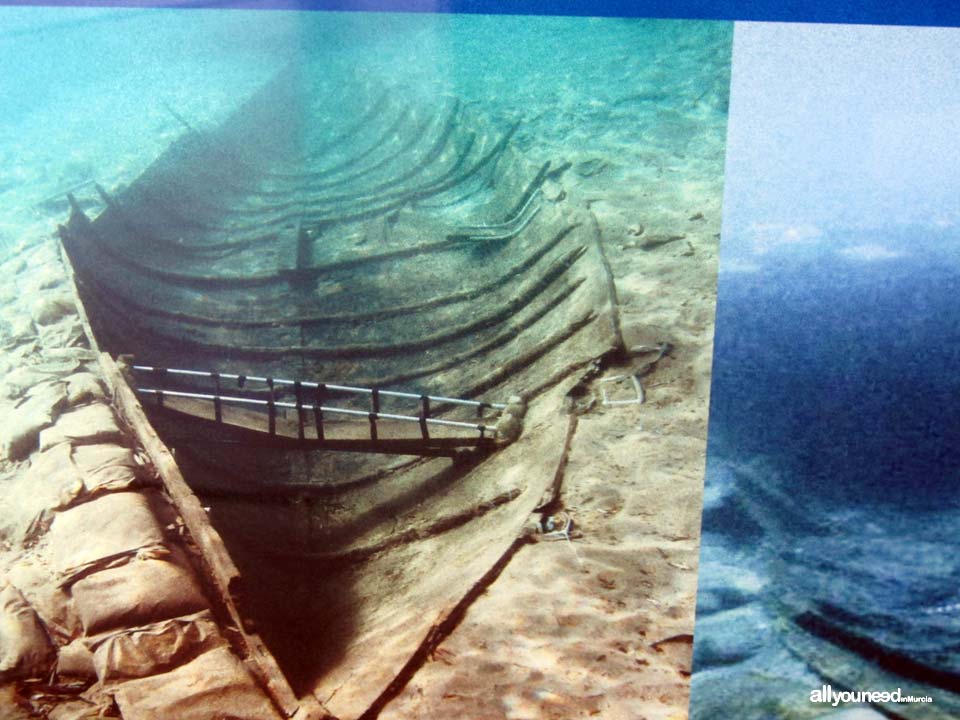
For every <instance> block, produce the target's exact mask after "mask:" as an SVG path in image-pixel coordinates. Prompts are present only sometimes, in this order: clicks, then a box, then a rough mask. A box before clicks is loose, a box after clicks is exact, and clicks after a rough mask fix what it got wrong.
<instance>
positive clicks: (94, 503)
mask: <svg viewBox="0 0 960 720" xmlns="http://www.w3.org/2000/svg"><path fill="white" fill-rule="evenodd" d="M48 537H49V541H50V559H51V563H52V565H53V568H54V570H55V571H56V572H58V573H59V574H60V576H61V582H62V583H64V584H67V583H70V582H71V581H72V580H73V579H74V578H75V577H76V576H77V575H79V574H86V573H89V572H91V571H93V570H95V569H102V568H104V567H109V566H110V565H115V564H117V563H116V561H117V560H122V559H124V558H129V557H130V556H132V555H135V554H137V553H139V552H141V551H144V550H147V551H152V552H151V554H153V555H162V554H163V531H162V530H161V528H160V525H159V524H158V523H157V521H156V519H155V518H154V516H153V512H152V511H151V509H150V506H149V504H148V502H147V498H146V497H145V496H144V495H142V494H141V493H135V492H121V493H110V494H108V495H103V496H101V497H98V498H95V499H93V500H91V501H90V502H86V503H83V504H81V505H76V506H74V507H72V508H70V509H69V510H65V511H64V512H61V513H57V516H56V517H55V518H54V520H53V524H52V526H51V527H50V533H49V535H48Z"/></svg>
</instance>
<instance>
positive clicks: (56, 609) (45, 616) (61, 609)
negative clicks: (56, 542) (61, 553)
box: [6, 554, 81, 645]
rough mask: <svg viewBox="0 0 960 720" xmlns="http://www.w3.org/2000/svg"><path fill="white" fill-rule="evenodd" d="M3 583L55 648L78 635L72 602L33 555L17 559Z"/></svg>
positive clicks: (53, 577)
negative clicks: (36, 618) (30, 612)
mask: <svg viewBox="0 0 960 720" xmlns="http://www.w3.org/2000/svg"><path fill="white" fill-rule="evenodd" d="M6 576H7V580H9V582H10V583H12V584H13V585H15V586H16V587H17V589H18V590H19V591H20V593H21V594H22V595H23V597H24V598H25V599H26V601H27V602H28V603H29V604H30V607H32V608H33V610H34V612H36V613H37V615H38V616H39V617H40V620H41V621H42V622H43V624H44V626H46V629H47V633H48V634H49V635H50V637H52V638H53V639H54V641H55V642H56V643H57V644H58V645H63V644H65V643H68V642H70V641H71V640H72V639H73V638H75V637H76V636H77V635H79V634H80V631H81V627H80V618H78V617H77V613H76V610H75V609H74V607H73V602H71V600H70V596H69V595H68V594H67V593H66V591H65V590H64V589H63V588H62V587H60V584H59V582H58V579H57V578H56V577H55V576H54V575H53V573H51V571H50V566H49V563H48V562H47V561H46V559H45V558H43V557H40V556H38V555H37V554H26V555H22V556H21V557H19V558H17V559H16V560H15V562H13V564H12V565H11V566H10V567H9V568H8V570H7V573H6Z"/></svg>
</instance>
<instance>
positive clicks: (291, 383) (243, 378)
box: [131, 365, 507, 412]
mask: <svg viewBox="0 0 960 720" xmlns="http://www.w3.org/2000/svg"><path fill="white" fill-rule="evenodd" d="M131 367H132V369H133V370H138V371H141V372H149V373H169V374H171V375H185V376H191V377H204V378H210V379H211V380H216V379H218V378H221V379H224V380H236V381H237V383H238V385H239V387H243V385H244V384H245V383H246V382H247V381H250V382H257V383H263V384H265V385H268V386H270V385H271V383H272V385H284V386H287V387H296V386H297V385H298V384H299V385H300V386H301V387H305V388H312V389H318V388H322V389H325V390H332V391H334V392H344V393H354V394H358V395H373V394H374V393H377V394H379V395H381V396H383V397H396V398H405V399H407V400H421V401H422V400H423V399H424V398H426V399H427V400H429V401H430V402H440V403H449V404H451V405H463V406H467V407H475V408H477V409H478V410H479V411H482V410H483V408H491V409H494V410H503V409H504V408H506V407H507V405H506V403H488V402H481V401H479V400H464V399H461V398H450V397H444V396H442V395H419V394H417V393H411V392H401V391H399V390H380V389H376V388H361V387H352V386H350V385H333V384H330V383H317V382H310V381H308V380H302V381H301V380H284V379H281V378H268V377H259V376H256V375H237V374H234V373H215V372H211V371H206V370H180V369H175V368H158V367H153V366H151V365H133V366H131ZM358 412H359V411H358Z"/></svg>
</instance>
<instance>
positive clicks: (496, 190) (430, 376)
mask: <svg viewBox="0 0 960 720" xmlns="http://www.w3.org/2000/svg"><path fill="white" fill-rule="evenodd" d="M317 77H323V75H322V74H321V73H319V72H309V71H304V70H301V71H294V70H288V71H286V72H285V73H283V74H282V75H280V76H278V77H277V78H276V79H274V80H273V81H272V82H271V83H269V84H267V85H266V86H265V87H263V88H262V89H261V90H260V91H259V92H258V93H257V94H255V95H254V96H253V97H251V98H250V99H249V100H248V101H246V102H245V103H244V104H243V105H242V106H241V107H240V108H239V109H238V110H237V111H236V112H235V113H234V115H233V116H232V117H231V118H230V119H228V121H227V122H225V123H224V124H223V125H222V126H221V127H218V128H215V129H195V128H193V127H190V126H189V124H188V123H187V121H184V124H185V126H187V129H186V130H185V132H184V134H183V135H182V137H181V138H180V139H179V140H177V141H176V142H175V143H174V144H173V145H172V146H171V147H170V148H169V149H168V150H167V151H166V152H165V153H164V154H163V155H162V156H161V157H160V158H159V159H158V160H157V161H156V162H155V163H154V164H153V165H152V166H151V167H150V168H149V169H148V170H147V171H146V172H145V173H144V174H143V175H142V176H141V177H140V178H139V179H138V180H137V181H136V182H134V183H133V184H132V185H131V186H129V187H127V188H123V189H110V190H108V189H102V188H98V193H99V196H100V197H99V201H100V202H102V209H101V211H100V212H99V214H97V215H96V217H94V218H92V217H90V216H88V215H87V214H85V213H84V211H83V210H82V209H81V207H82V204H83V202H85V201H89V200H91V198H87V199H84V198H80V199H73V208H74V209H73V213H72V216H71V218H70V221H69V223H68V224H67V225H66V226H65V227H63V228H62V229H61V236H62V240H63V245H64V248H65V250H66V252H67V255H68V256H69V259H70V261H71V264H72V266H73V269H74V273H75V279H76V284H77V288H78V292H79V295H80V297H81V299H82V301H83V304H84V306H85V308H86V310H87V313H88V315H89V318H90V323H91V326H92V330H93V333H94V335H95V337H96V340H97V341H98V343H99V345H100V346H101V348H102V349H104V350H106V351H108V352H110V353H112V354H114V355H120V354H132V355H133V356H134V357H135V358H136V361H137V362H142V363H144V364H147V365H150V366H154V367H163V368H192V369H198V370H210V371H216V372H218V373H234V374H238V375H244V376H261V377H270V378H291V379H298V380H307V381H316V382H327V383H339V384H342V385H352V386H364V387H376V388H397V389H402V390H409V391H412V392H413V393H415V394H426V393H429V394H433V395H442V396H447V397H461V398H482V399H489V400H495V401H504V400H506V399H507V398H508V397H510V396H513V395H521V396H523V397H524V399H525V400H526V401H527V402H528V403H529V409H528V412H527V417H526V419H525V425H524V432H523V434H522V436H521V437H520V439H519V440H518V441H517V442H515V443H513V444H510V445H508V446H505V447H498V448H496V449H492V448H490V447H486V448H479V449H477V450H475V451H468V452H464V453H460V454H459V455H458V457H457V458H455V459H454V460H451V459H449V458H432V459H431V458H418V457H411V456H409V455H408V456H402V457H391V456H385V455H378V454H367V453H339V452H335V448H333V449H332V448H331V447H329V446H327V447H324V446H323V444H322V443H321V442H319V438H318V434H319V433H318V432H317V430H316V428H313V427H312V426H308V428H307V430H306V433H305V434H306V438H305V440H306V441H307V442H303V443H301V444H299V445H298V444H296V443H293V444H290V443H286V444H285V445H284V444H282V443H281V446H278V444H277V443H264V444H258V443H257V442H253V441H251V438H254V437H256V434H257V433H259V436H260V437H263V436H264V434H265V433H264V431H265V430H266V427H265V422H266V419H265V416H264V415H263V414H260V415H259V416H257V415H256V414H248V415H247V416H246V419H245V420H242V421H238V423H239V424H242V425H245V426H246V427H245V428H244V429H243V430H238V429H234V428H231V426H230V425H229V424H217V423H215V422H213V421H212V420H211V419H210V417H209V414H208V416H207V417H206V418H204V417H202V415H203V413H202V412H199V411H198V412H194V413H192V414H185V413H183V412H177V407H175V405H176V404H175V403H174V406H173V407H172V406H171V404H170V403H169V402H167V403H165V407H164V408H158V407H156V403H155V401H154V400H152V399H151V398H150V397H145V398H144V400H143V403H144V407H145V409H146V410H147V413H148V416H149V417H150V418H151V422H152V423H153V424H154V426H155V427H156V429H157V431H158V433H159V434H160V436H161V437H162V438H163V439H164V441H165V442H166V443H167V444H168V445H169V446H170V447H171V448H173V449H174V451H175V453H176V457H177V460H178V464H179V465H180V468H181V470H182V472H183V474H184V476H185V477H186V479H187V481H188V482H189V483H190V484H191V486H192V488H193V490H194V492H196V493H197V494H198V495H199V497H200V498H201V501H202V502H203V503H204V505H206V506H208V507H209V508H210V520H211V522H212V523H213V525H214V527H215V528H216V529H217V531H218V532H219V533H220V534H221V535H222V536H223V538H224V540H225V542H226V544H227V547H228V548H229V549H230V552H231V555H232V556H233V559H234V561H235V562H236V564H237V566H238V567H239V568H240V570H241V573H242V576H243V583H242V587H241V589H240V591H239V594H240V597H239V598H238V604H239V606H240V607H241V610H242V612H243V613H244V614H245V615H246V617H247V618H248V621H249V622H250V623H251V624H252V625H253V626H255V627H256V630H257V631H258V632H259V633H260V634H261V635H262V637H263V638H264V640H265V641H266V643H267V645H268V646H269V648H270V650H271V651H272V652H273V654H274V655H275V656H276V658H277V660H278V662H279V663H280V666H281V668H282V669H283V670H284V672H285V673H286V675H287V677H288V679H289V680H290V682H291V684H292V685H293V687H294V689H295V691H297V692H298V693H300V694H307V693H313V694H315V695H316V696H317V697H318V698H319V699H320V700H321V701H322V702H324V703H325V704H326V706H327V707H328V708H329V709H330V710H331V711H332V712H333V713H334V714H336V715H337V716H339V717H344V718H346V717H359V716H361V715H364V713H368V715H367V716H369V717H372V714H375V712H376V709H377V707H379V706H380V705H382V704H383V703H384V702H386V700H387V699H389V696H390V692H391V688H394V689H395V687H396V684H397V683H398V682H402V681H403V677H404V673H406V672H409V669H410V667H411V664H412V663H413V664H415V663H416V662H417V657H418V653H419V654H420V655H422V652H423V649H424V648H425V647H428V646H429V643H430V642H431V638H434V639H435V638H436V635H437V627H438V626H442V625H443V623H444V622H446V621H448V620H449V618H450V617H451V613H454V612H455V610H456V608H457V606H458V604H461V603H462V602H464V599H465V598H469V596H470V594H471V592H474V589H475V588H476V587H477V586H478V583H482V582H483V581H484V578H489V577H490V573H491V572H495V570H496V568H497V567H499V566H500V564H502V562H503V561H504V558H505V556H506V554H507V553H508V552H509V550H510V548H511V547H513V545H514V543H515V541H516V540H517V538H518V537H519V535H520V533H521V531H522V529H523V527H524V525H525V524H526V523H527V522H528V520H529V518H530V515H531V513H532V512H533V511H534V510H535V508H537V507H538V505H540V504H541V501H542V499H543V497H544V496H545V494H547V493H548V491H549V489H550V487H551V483H552V481H553V476H554V472H555V470H556V467H557V466H558V464H559V463H560V462H561V458H562V455H563V452H564V440H565V432H566V422H565V420H564V419H563V414H562V406H563V399H564V393H565V391H566V390H568V389H569V387H570V385H571V384H572V383H574V382H575V381H576V378H577V377H578V374H579V373H582V372H583V371H584V370H585V369H587V368H588V367H590V366H591V364H592V363H594V362H596V361H597V360H598V359H602V358H605V357H609V356H610V355H612V354H615V353H618V352H620V351H621V339H620V334H619V328H618V322H617V319H616V308H615V298H614V296H613V293H612V279H611V277H610V274H609V268H608V267H607V266H606V263H605V260H604V258H603V255H602V252H603V251H602V247H601V245H600V238H599V230H598V229H597V226H596V223H595V221H593V219H592V217H591V216H590V214H589V212H587V211H585V210H583V209H577V208H574V207H570V206H569V204H567V203H564V202H563V201H562V197H559V198H557V200H556V201H550V200H548V199H546V198H545V197H544V193H543V192H541V186H542V184H543V183H544V182H545V180H548V179H550V178H551V177H553V175H554V174H555V173H556V170H554V169H553V168H554V167H555V165H551V164H550V162H549V160H550V158H538V157H536V152H535V149H534V150H530V151H528V152H526V153H521V152H520V151H519V150H518V149H517V147H516V145H517V142H516V141H517V138H518V137H519V136H521V135H522V133H523V127H522V126H521V125H518V124H516V123H514V124H512V125H511V124H507V123H505V122H502V121H497V120H496V119H491V118H487V117H484V116H483V115H482V113H480V112H478V111H475V110H471V109H470V108H467V107H465V106H464V105H463V104H462V103H460V102H459V101H457V100H456V99H455V98H450V97H442V98H427V99H424V100H422V101H420V102H417V101H414V100H407V99H406V97H407V96H408V95H409V94H408V93H405V92H403V91H402V89H398V88H379V87H375V86H374V85H372V84H371V85H369V86H362V85H357V84H352V85H350V84H345V83H339V82H337V81H334V80H316V79H315V78H317ZM524 144H525V145H528V146H529V145H530V144H531V139H530V138H525V139H524ZM93 199H94V200H95V199H96V198H93ZM155 379H156V378H154V377H153V376H151V375H149V374H148V375H147V376H146V377H137V378H135V383H136V384H142V385H145V386H148V387H149V386H151V382H153V381H154V380H155ZM167 379H169V377H168V378H167ZM218 382H219V381H218ZM207 383H209V380H207ZM238 384H239V383H236V382H234V383H233V384H232V385H231V384H229V383H228V382H227V381H223V384H221V385H218V388H219V390H220V391H223V392H224V393H226V392H227V391H230V392H234V393H239V394H244V393H246V394H247V395H248V396H249V397H264V396H265V395H264V392H265V390H264V388H262V387H261V388H259V389H255V388H253V387H252V386H251V385H247V386H245V387H244V388H240V387H238ZM228 385H229V387H228ZM178 387H180V389H182V390H203V389H206V390H209V384H207V385H204V381H203V380H201V379H189V380H188V381H186V382H181V383H180V385H179V386H178ZM281 390H282V389H281V388H280V387H279V386H276V387H273V390H272V392H271V391H270V390H269V388H268V389H267V390H266V392H267V393H268V395H269V397H270V398H271V401H283V400H284V399H286V400H289V399H290V390H289V387H287V389H286V394H284V392H282V391H281ZM258 393H259V394H258ZM343 402H347V399H346V398H343ZM384 402H385V403H386V404H385V405H384V406H383V407H382V408H380V409H381V410H382V411H384V412H397V413H402V412H411V411H412V412H414V414H415V412H416V405H414V406H413V407H410V406H409V405H404V402H409V401H406V400H403V399H397V398H393V399H389V400H386V399H385V400H384ZM186 405H189V403H186ZM186 405H181V406H180V408H179V409H180V410H181V411H182V410H187V409H189V408H188V407H186ZM364 407H365V406H363V405H360V406H358V409H361V410H362V409H364ZM435 409H436V411H437V412H438V413H440V414H441V416H442V417H445V418H453V419H459V420H468V419H470V418H475V417H476V413H475V410H473V409H471V408H460V409H457V408H453V407H445V406H442V404H441V405H440V406H438V407H436V408H435ZM258 420H259V421H260V422H262V423H264V425H261V427H260V428H256V426H257V423H258ZM275 422H277V423H279V425H278V427H279V428H283V427H288V428H290V427H292V428H293V429H292V430H287V431H284V430H282V429H279V430H278V429H275V432H276V434H278V435H284V433H286V434H287V435H288V436H291V437H295V436H296V430H297V429H299V430H300V432H301V436H302V435H304V428H303V425H300V427H299V428H298V427H297V424H296V423H294V424H293V425H292V426H291V425H290V423H291V422H292V421H291V418H290V414H289V413H287V414H286V415H283V414H281V415H278V417H277V418H276V419H275ZM480 422H495V419H494V418H489V417H488V418H487V419H486V420H483V419H481V420H480ZM361 425H363V423H362V422H361ZM335 429H337V428H335V427H334V426H328V427H327V431H328V434H329V433H330V432H331V431H333V430H335ZM341 429H343V430H344V431H345V432H347V434H348V435H349V433H350V432H358V431H357V430H356V429H355V428H354V429H353V430H351V429H350V428H349V427H348V425H347V424H344V426H343V428H341ZM416 431H417V428H416V426H415V425H414V426H413V435H412V436H411V438H412V441H413V442H414V443H415V442H416V437H417V435H416ZM359 432H362V431H359ZM388 432H393V431H392V430H390V431H388ZM251 433H254V435H251ZM291 433H292V435H291ZM397 433H399V435H398V436H400V437H402V436H403V435H402V431H401V430H398V431H397ZM416 454H418V453H414V452H411V455H416ZM421 660H422V658H421ZM370 713H372V714H370Z"/></svg>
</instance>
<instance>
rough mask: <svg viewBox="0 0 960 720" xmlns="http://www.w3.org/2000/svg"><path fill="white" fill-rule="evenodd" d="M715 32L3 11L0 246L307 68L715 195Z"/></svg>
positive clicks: (688, 27) (722, 38)
mask: <svg viewBox="0 0 960 720" xmlns="http://www.w3.org/2000/svg"><path fill="white" fill-rule="evenodd" d="M730 35H731V26H730V25H728V24H724V23H686V22H683V23H677V22H666V21H644V20H619V19H596V20H591V19H580V18H525V17H484V16H442V15H440V16H437V15H382V14H358V15H344V14H330V13H290V12H274V11H208V10H196V11H165V10H149V11H139V10H114V9H103V8H87V9H85V8H71V9H55V8H0V98H2V100H0V103H2V110H0V204H2V207H3V208H4V210H3V213H2V216H0V247H4V248H7V247H10V246H11V245H13V244H15V243H16V242H17V240H18V239H22V233H24V232H25V231H26V230H27V229H28V228H29V229H30V232H33V233H40V232H46V231H47V228H48V227H49V225H50V219H55V220H58V221H59V220H62V218H63V213H64V212H65V206H64V205H63V204H62V203H61V202H58V201H57V197H58V196H61V195H62V194H63V191H65V190H67V189H69V188H73V187H76V186H77V185H80V184H82V183H84V182H89V181H90V180H94V179H95V180H97V181H98V182H99V183H100V184H101V185H103V186H105V187H107V188H108V189H112V188H116V187H119V186H122V185H125V184H126V183H129V182H130V181H132V180H133V179H134V178H135V177H136V176H137V175H138V174H139V173H140V172H141V171H142V170H143V169H144V168H145V167H146V166H147V165H148V164H149V163H150V162H151V161H152V160H153V159H154V158H155V157H157V156H158V155H159V154H160V153H161V152H162V150H163V149H164V148H165V147H167V146H168V145H169V144H170V143H171V142H172V141H173V140H174V139H175V138H176V137H178V136H179V135H181V134H182V133H183V130H184V128H183V126H182V125H181V124H180V123H179V122H178V121H177V119H176V118H175V117H174V116H173V115H172V113H171V112H170V111H169V110H168V108H173V109H175V111H176V112H177V113H178V114H179V115H181V116H182V117H184V118H187V119H189V120H190V122H192V123H194V124H196V125H197V126H198V127H200V128H203V127H212V126H214V125H216V124H217V123H218V122H219V121H221V120H222V119H224V118H225V117H226V116H227V115H228V114H229V112H230V111H231V110H233V109H234V108H235V107H236V105H237V103H238V102H239V101H240V100H242V99H243V98H244V97H246V96H247V95H248V94H249V93H250V92H252V91H253V89H254V88H256V87H257V86H259V85H260V84H261V83H263V82H264V81H265V80H266V79H267V78H269V77H270V76H271V75H272V74H273V73H274V72H276V70H277V69H278V68H280V67H282V66H283V65H284V64H286V63H289V62H292V63H295V64H296V63H304V62H307V61H316V60H318V59H323V62H324V63H326V65H325V67H326V68H327V71H328V72H330V73H331V74H332V75H336V76H341V77H344V78H354V79H357V80H358V81H360V80H362V79H369V78H379V79H382V80H384V81H387V82H389V83H390V84H397V83H401V84H403V85H404V87H405V88H407V90H408V92H409V93H410V96H411V97H417V96H420V97H424V98H426V99H428V100H430V99H435V98H436V97H437V96H438V95H440V94H454V95H456V96H457V97H460V98H461V99H463V100H464V101H465V102H468V103H477V104H479V105H482V106H483V109H484V111H486V112H489V113H492V114H495V115H498V116H500V117H503V118H505V119H506V120H510V119H512V118H518V119H519V118H522V119H524V121H525V124H524V128H523V131H522V133H521V137H520V138H519V139H518V140H519V142H520V143H521V144H522V143H524V142H526V143H527V144H528V145H536V146H537V148H538V149H539V150H542V151H544V152H546V151H547V150H549V149H553V148H556V147H563V148H564V149H567V150H569V149H575V150H576V151H577V152H578V153H589V152H590V151H595V152H596V151H603V152H604V153H610V152H613V151H616V152H617V153H618V154H620V155H623V154H624V153H626V154H627V157H624V158H623V160H624V162H623V163H622V165H623V166H624V171H625V172H627V176H626V177H625V180H630V179H632V178H634V177H636V178H637V179H641V180H642V179H653V178H658V177H659V176H660V175H661V174H662V173H663V172H664V169H663V167H662V165H663V160H662V156H664V155H665V156H666V157H668V158H676V159H677V163H676V165H677V166H678V167H675V168H669V169H668V170H667V172H673V173H679V174H681V175H683V179H684V180H686V179H687V176H692V179H694V180H696V181H701V182H704V181H710V182H717V181H718V179H719V176H720V175H721V169H722V168H721V163H722V143H723V129H724V127H725V108H726V88H727V85H728V82H729V72H728V67H727V66H728V61H729V43H730ZM551 146H552V147H551ZM688 148H696V151H695V152H688ZM685 155H689V156H690V158H691V159H690V161H689V162H688V163H683V158H684V156H685ZM654 156H656V157H655V158H654ZM704 158H706V160H707V162H706V163H704ZM631 160H633V162H631ZM51 198H53V202H52V203H50V204H48V205H44V202H45V201H47V200H49V199H51ZM18 236H19V237H18Z"/></svg>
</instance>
